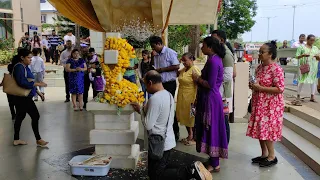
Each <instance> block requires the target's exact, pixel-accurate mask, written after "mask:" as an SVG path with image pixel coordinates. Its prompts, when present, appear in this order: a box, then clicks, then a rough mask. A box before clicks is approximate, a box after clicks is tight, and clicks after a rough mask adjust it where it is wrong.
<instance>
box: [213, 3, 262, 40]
mask: <svg viewBox="0 0 320 180" xmlns="http://www.w3.org/2000/svg"><path fill="white" fill-rule="evenodd" d="M256 14H257V2H256V0H223V5H222V8H221V12H220V13H219V16H218V28H219V29H222V30H225V31H226V33H227V37H228V39H236V38H237V37H238V35H240V34H243V33H245V32H247V31H250V29H251V28H252V26H253V25H254V24H255V21H254V20H253V17H255V16H256Z"/></svg>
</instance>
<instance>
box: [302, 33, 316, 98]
mask: <svg viewBox="0 0 320 180" xmlns="http://www.w3.org/2000/svg"><path fill="white" fill-rule="evenodd" d="M315 40H316V39H315V36H314V35H312V34H310V35H309V36H308V37H307V44H306V45H305V46H300V47H299V48H298V49H297V53H296V57H297V59H298V60H299V67H300V66H301V65H303V64H306V63H308V64H309V67H310V71H309V72H308V73H305V74H301V73H300V76H299V79H298V80H299V85H298V95H297V98H298V99H300V94H301V91H302V87H303V85H304V84H310V85H311V98H310V101H311V102H315V100H314V95H315V93H316V89H317V83H316V82H317V73H318V60H320V57H319V49H318V48H317V47H316V46H314V45H313V44H314V42H315Z"/></svg>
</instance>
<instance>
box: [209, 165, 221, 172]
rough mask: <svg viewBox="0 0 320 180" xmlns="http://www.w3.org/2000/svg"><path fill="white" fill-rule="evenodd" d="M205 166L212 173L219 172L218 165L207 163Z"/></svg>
mask: <svg viewBox="0 0 320 180" xmlns="http://www.w3.org/2000/svg"><path fill="white" fill-rule="evenodd" d="M206 168H207V170H208V171H209V172H210V173H212V172H220V166H217V167H212V166H210V165H208V166H207V167H206Z"/></svg>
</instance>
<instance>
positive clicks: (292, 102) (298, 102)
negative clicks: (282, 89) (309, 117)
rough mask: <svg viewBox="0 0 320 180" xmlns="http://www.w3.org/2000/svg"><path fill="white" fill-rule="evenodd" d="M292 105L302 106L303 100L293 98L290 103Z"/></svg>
mask: <svg viewBox="0 0 320 180" xmlns="http://www.w3.org/2000/svg"><path fill="white" fill-rule="evenodd" d="M290 105H293V106H302V104H301V101H299V100H293V101H291V104H290Z"/></svg>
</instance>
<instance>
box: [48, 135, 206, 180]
mask: <svg viewBox="0 0 320 180" xmlns="http://www.w3.org/2000/svg"><path fill="white" fill-rule="evenodd" d="M137 144H140V148H141V149H143V140H141V139H138V140H137ZM93 152H94V147H90V148H86V149H81V150H78V151H74V152H70V153H66V154H63V155H61V156H53V157H51V158H48V159H45V160H44V161H45V162H46V163H48V164H50V165H51V166H53V167H55V168H57V169H58V170H60V171H63V172H65V173H67V174H70V176H71V172H70V167H69V165H68V162H69V161H70V160H71V159H72V158H73V157H74V156H77V155H91V154H92V153H93ZM147 156H148V153H147V152H143V153H141V154H140V157H139V161H138V164H137V168H136V170H129V169H110V171H109V173H108V175H107V176H104V177H88V176H73V177H74V178H77V179H78V180H111V179H117V180H119V179H121V180H134V179H139V180H140V179H141V180H144V179H149V178H148V161H147ZM171 158H172V159H171V163H170V167H181V166H186V165H190V164H191V163H193V162H195V161H202V162H203V161H205V159H203V158H200V157H197V156H194V155H190V154H187V153H184V152H181V151H177V150H173V152H172V155H171Z"/></svg>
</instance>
